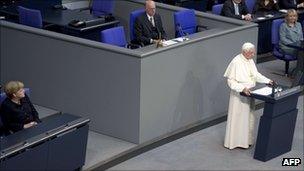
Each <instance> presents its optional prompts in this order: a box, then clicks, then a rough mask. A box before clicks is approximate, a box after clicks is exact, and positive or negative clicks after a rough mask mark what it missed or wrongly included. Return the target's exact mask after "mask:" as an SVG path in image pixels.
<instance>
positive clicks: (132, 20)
mask: <svg viewBox="0 0 304 171" xmlns="http://www.w3.org/2000/svg"><path fill="white" fill-rule="evenodd" d="M143 13H145V9H138V10H135V11H132V12H131V13H130V24H129V26H130V40H134V38H135V33H134V23H135V20H136V18H137V17H138V16H140V15H141V14H143Z"/></svg>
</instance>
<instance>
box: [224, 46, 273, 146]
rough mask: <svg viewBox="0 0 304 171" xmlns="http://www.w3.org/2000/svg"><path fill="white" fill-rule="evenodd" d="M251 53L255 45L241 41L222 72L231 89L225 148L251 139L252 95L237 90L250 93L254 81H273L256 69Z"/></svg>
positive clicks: (240, 144)
mask: <svg viewBox="0 0 304 171" xmlns="http://www.w3.org/2000/svg"><path fill="white" fill-rule="evenodd" d="M254 56H255V47H254V45H253V44H252V43H248V42H247V43H244V44H243V46H242V53H241V54H239V55H237V56H236V57H234V58H233V60H232V61H231V62H230V64H229V65H228V67H227V69H226V71H225V74H224V77H226V78H227V83H228V86H229V87H230V89H231V91H230V99H229V109H228V117H227V126H226V135H225V142H224V146H225V147H226V148H228V149H234V148H236V147H241V148H249V146H250V145H252V144H253V141H254V137H253V130H254V115H253V112H254V110H253V107H254V99H252V98H249V97H245V96H241V95H240V92H243V93H245V94H246V95H250V89H251V88H253V87H255V85H256V82H259V83H269V84H273V81H271V80H270V79H268V78H266V77H265V76H263V75H262V74H260V73H259V72H258V70H257V68H256V66H255V62H254V61H253V59H252V58H253V57H254Z"/></svg>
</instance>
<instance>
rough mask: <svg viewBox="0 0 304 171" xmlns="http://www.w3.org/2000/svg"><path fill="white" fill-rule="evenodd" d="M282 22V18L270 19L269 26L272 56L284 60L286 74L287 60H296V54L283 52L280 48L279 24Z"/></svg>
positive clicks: (286, 72)
mask: <svg viewBox="0 0 304 171" xmlns="http://www.w3.org/2000/svg"><path fill="white" fill-rule="evenodd" d="M283 22H284V19H276V20H273V21H272V27H271V43H272V46H273V52H272V53H273V56H275V57H276V58H278V59H280V60H283V61H285V74H286V75H288V70H289V62H290V61H293V60H297V57H296V56H292V55H288V54H285V53H284V51H283V50H281V49H280V46H279V42H280V33H279V31H280V26H281V24H282V23H283Z"/></svg>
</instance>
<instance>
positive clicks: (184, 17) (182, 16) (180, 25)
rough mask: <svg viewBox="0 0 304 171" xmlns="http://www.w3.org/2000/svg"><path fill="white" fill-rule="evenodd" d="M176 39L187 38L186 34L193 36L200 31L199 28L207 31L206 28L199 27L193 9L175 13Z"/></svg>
mask: <svg viewBox="0 0 304 171" xmlns="http://www.w3.org/2000/svg"><path fill="white" fill-rule="evenodd" d="M174 24H175V30H176V32H175V37H181V36H185V35H184V34H193V33H196V32H198V31H199V28H204V29H206V27H205V26H200V25H197V22H196V17H195V11H194V10H191V9H186V10H181V11H178V12H175V13H174Z"/></svg>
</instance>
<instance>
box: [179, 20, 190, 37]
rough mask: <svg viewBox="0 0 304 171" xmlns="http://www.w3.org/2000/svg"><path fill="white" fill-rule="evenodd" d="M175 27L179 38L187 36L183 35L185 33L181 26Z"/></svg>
mask: <svg viewBox="0 0 304 171" xmlns="http://www.w3.org/2000/svg"><path fill="white" fill-rule="evenodd" d="M176 27H177V32H178V33H179V35H180V36H181V37H183V36H187V35H188V33H185V32H184V30H183V28H182V26H181V25H180V24H179V23H177V24H176Z"/></svg>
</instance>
